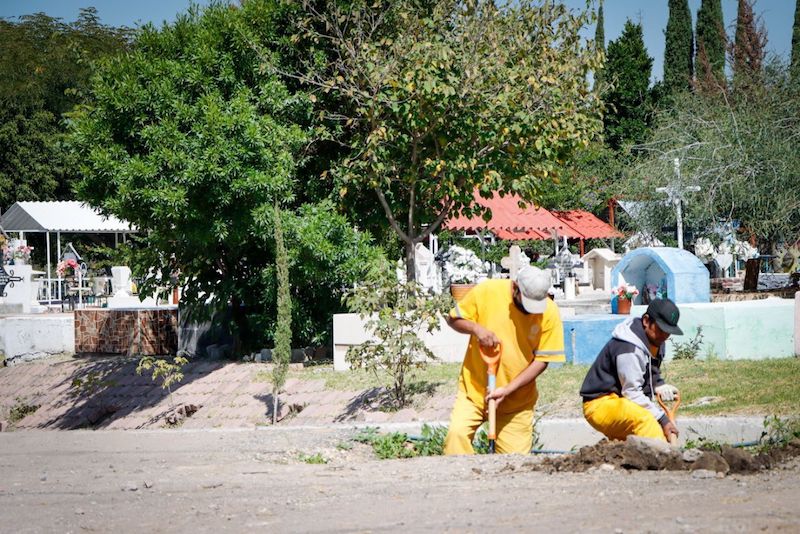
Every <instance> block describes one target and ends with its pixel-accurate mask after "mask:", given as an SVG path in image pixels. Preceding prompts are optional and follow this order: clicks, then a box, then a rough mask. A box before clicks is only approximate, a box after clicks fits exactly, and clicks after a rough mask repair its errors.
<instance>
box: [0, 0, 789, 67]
mask: <svg viewBox="0 0 800 534" xmlns="http://www.w3.org/2000/svg"><path fill="white" fill-rule="evenodd" d="M562 1H563V2H564V3H565V4H567V5H568V6H570V7H572V8H576V9H582V8H583V7H584V6H585V5H586V0H562ZM592 1H593V2H595V3H596V0H592ZM192 3H194V4H197V5H201V6H202V5H207V4H208V3H210V0H194V1H191V0H133V1H125V0H0V17H15V16H19V15H25V14H30V13H35V12H38V11H43V12H45V13H47V14H48V15H50V16H53V17H61V18H62V19H64V20H65V21H72V20H75V19H76V18H77V16H78V10H79V9H80V8H81V7H86V6H94V7H96V8H97V10H98V13H99V15H100V19H101V20H102V21H103V23H105V24H109V25H112V26H122V25H125V26H131V27H136V26H138V25H140V24H144V23H146V22H153V23H155V24H157V25H160V24H161V23H162V22H163V21H168V22H169V21H172V20H174V19H175V14H176V13H179V12H182V11H185V10H186V9H187V8H188V7H189V5H190V4H192ZM699 7H700V0H689V8H690V9H691V11H692V16H693V17H696V16H697V10H698V9H699ZM794 9H795V0H757V1H756V4H755V11H756V13H757V14H758V15H760V16H761V17H762V21H763V22H764V24H765V25H766V28H767V33H768V36H769V41H768V43H767V49H768V51H769V52H772V53H775V54H778V55H780V56H782V57H784V58H787V59H788V56H789V51H790V47H791V40H792V24H793V22H794ZM722 10H723V14H724V17H725V24H726V26H728V27H729V28H730V26H731V25H732V24H733V23H734V22H735V20H736V0H722ZM604 11H605V33H606V44H608V41H611V40H613V39H616V38H617V37H619V34H620V33H621V32H622V27H623V26H624V25H625V21H626V20H627V19H631V20H633V21H634V22H641V24H642V29H643V30H644V39H645V46H646V47H647V51H648V53H649V54H650V57H652V58H653V59H654V60H655V61H654V64H653V78H654V79H656V80H660V79H661V78H662V77H663V63H662V61H663V56H664V29H665V28H666V26H667V16H668V9H667V0H605V3H604ZM729 34H730V35H732V34H733V31H732V29H729ZM587 35H589V36H592V37H593V36H594V28H591V29H590V30H587Z"/></svg>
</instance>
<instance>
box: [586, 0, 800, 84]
mask: <svg viewBox="0 0 800 534" xmlns="http://www.w3.org/2000/svg"><path fill="white" fill-rule="evenodd" d="M798 1H800V0H798ZM604 26H605V19H604V18H603V0H600V7H599V8H598V9H597V28H596V29H595V31H594V43H595V46H596V47H597V50H598V51H602V52H603V54H605V52H606V31H605V27H604ZM602 82H603V69H602V68H599V69H597V72H596V73H595V76H594V84H595V87H599V84H601V83H602Z"/></svg>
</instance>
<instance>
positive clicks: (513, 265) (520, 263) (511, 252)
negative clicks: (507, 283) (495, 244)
mask: <svg viewBox="0 0 800 534" xmlns="http://www.w3.org/2000/svg"><path fill="white" fill-rule="evenodd" d="M526 260H527V261H526ZM500 265H501V266H502V267H503V268H504V269H508V277H509V278H511V279H512V280H516V279H517V273H518V272H519V271H520V270H521V269H523V268H524V267H526V266H528V265H530V260H529V259H528V257H527V256H525V254H523V253H522V250H521V249H520V248H519V247H518V246H517V245H511V246H510V247H509V249H508V256H505V257H504V258H502V259H501V260H500Z"/></svg>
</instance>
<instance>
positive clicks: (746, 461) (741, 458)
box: [722, 445, 760, 473]
mask: <svg viewBox="0 0 800 534" xmlns="http://www.w3.org/2000/svg"><path fill="white" fill-rule="evenodd" d="M722 457H723V458H725V461H726V462H728V465H729V466H730V470H731V472H732V473H752V472H755V471H758V470H759V468H760V465H759V463H758V462H757V461H756V459H755V458H753V455H752V454H750V453H749V452H747V451H746V450H743V449H737V448H735V447H731V446H730V445H724V446H723V447H722Z"/></svg>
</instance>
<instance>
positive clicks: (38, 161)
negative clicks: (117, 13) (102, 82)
mask: <svg viewBox="0 0 800 534" xmlns="http://www.w3.org/2000/svg"><path fill="white" fill-rule="evenodd" d="M129 38H130V31H129V30H128V29H127V28H114V27H110V26H104V25H102V24H100V23H99V19H98V16H97V11H96V10H95V9H94V8H89V9H82V10H81V11H80V15H79V16H78V19H77V20H76V21H75V22H72V23H64V22H61V21H60V20H59V19H56V18H53V17H49V16H47V15H45V14H44V13H37V14H34V15H26V16H23V17H20V18H19V21H18V22H13V21H10V20H6V19H0V207H2V206H8V205H9V204H11V203H13V202H15V201H17V200H50V199H55V198H72V191H71V188H70V184H71V182H72V181H73V180H74V179H75V175H74V171H73V166H72V165H71V160H70V157H69V154H68V153H67V152H66V151H65V149H64V143H63V139H62V138H63V134H64V131H65V128H64V123H63V122H62V115H63V114H65V113H67V112H69V111H70V110H71V109H72V108H73V107H74V106H75V105H76V104H79V103H80V102H82V101H83V100H84V94H85V90H86V88H87V87H88V85H89V79H90V77H91V74H92V72H93V68H94V62H96V61H98V60H101V59H102V58H104V57H108V56H111V55H115V54H118V53H120V52H122V51H124V50H125V49H126V48H127V46H128V42H129Z"/></svg>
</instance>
